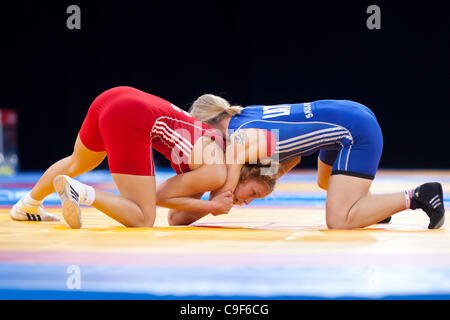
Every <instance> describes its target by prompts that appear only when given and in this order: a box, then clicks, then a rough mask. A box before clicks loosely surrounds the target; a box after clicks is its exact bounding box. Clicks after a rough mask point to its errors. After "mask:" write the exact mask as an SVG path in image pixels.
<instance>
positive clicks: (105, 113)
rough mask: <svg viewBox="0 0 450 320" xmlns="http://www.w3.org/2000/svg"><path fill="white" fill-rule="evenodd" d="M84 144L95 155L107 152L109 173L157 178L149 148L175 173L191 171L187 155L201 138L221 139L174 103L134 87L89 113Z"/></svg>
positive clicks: (103, 98)
mask: <svg viewBox="0 0 450 320" xmlns="http://www.w3.org/2000/svg"><path fill="white" fill-rule="evenodd" d="M79 135H80V139H81V141H82V142H83V144H84V145H85V146H86V147H87V148H88V149H89V150H92V151H97V152H99V151H106V154H107V157H108V164H109V169H110V172H111V173H123V174H133V175H145V176H150V175H154V174H155V168H154V164H153V159H152V152H151V148H152V147H153V148H155V149H156V150H157V151H159V152H161V153H162V154H163V155H164V156H165V157H166V158H167V159H168V160H169V161H170V162H171V165H172V167H173V168H174V169H175V171H176V172H177V174H180V173H184V172H188V171H189V162H188V159H189V155H190V153H191V151H192V149H193V146H194V144H195V142H196V141H197V140H198V139H199V138H200V137H202V136H209V137H212V138H213V139H215V140H216V141H217V142H218V143H219V144H220V145H221V147H222V148H223V140H222V138H221V137H220V135H218V134H217V132H216V131H215V130H213V129H211V128H210V127H209V126H207V125H205V124H203V123H201V122H200V121H199V120H197V119H196V118H194V117H193V116H191V115H190V114H189V113H188V112H186V111H183V110H181V109H180V108H178V107H176V106H174V105H173V104H171V103H170V102H168V101H166V100H163V99H161V98H159V97H156V96H153V95H151V94H148V93H145V92H143V91H140V90H137V89H134V88H131V87H116V88H112V89H109V90H107V91H105V92H103V93H102V94H101V95H99V96H98V97H97V98H96V99H95V100H94V102H93V103H92V105H91V106H90V108H89V111H88V114H87V116H86V118H85V119H84V122H83V125H82V126H81V129H80V133H79Z"/></svg>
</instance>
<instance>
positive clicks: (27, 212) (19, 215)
mask: <svg viewBox="0 0 450 320" xmlns="http://www.w3.org/2000/svg"><path fill="white" fill-rule="evenodd" d="M9 216H10V217H11V219H13V220H15V221H59V220H60V219H59V217H58V216H55V215H53V214H51V213H48V212H47V211H45V210H44V207H43V206H42V205H30V204H28V203H27V202H26V200H25V197H23V198H21V199H20V200H19V201H17V203H16V204H15V205H14V206H13V207H12V208H11V210H10V211H9Z"/></svg>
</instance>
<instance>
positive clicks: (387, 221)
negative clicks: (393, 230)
mask: <svg viewBox="0 0 450 320" xmlns="http://www.w3.org/2000/svg"><path fill="white" fill-rule="evenodd" d="M389 222H391V217H387V218H386V219H384V220H381V221H380V222H377V223H389Z"/></svg>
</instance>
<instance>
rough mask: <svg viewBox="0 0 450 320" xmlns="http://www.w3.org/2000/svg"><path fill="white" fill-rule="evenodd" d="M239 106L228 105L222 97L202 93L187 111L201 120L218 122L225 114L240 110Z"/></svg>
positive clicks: (235, 112)
mask: <svg viewBox="0 0 450 320" xmlns="http://www.w3.org/2000/svg"><path fill="white" fill-rule="evenodd" d="M242 109H243V108H242V107H240V106H230V103H229V102H228V101H227V100H225V99H224V98H222V97H219V96H215V95H213V94H204V95H202V96H200V97H198V99H197V100H195V101H194V103H193V104H192V106H191V108H190V109H189V112H190V113H191V114H192V115H193V116H194V117H195V118H197V119H198V120H200V121H202V122H209V123H218V122H220V120H222V119H223V118H224V117H225V116H226V115H229V116H234V115H236V114H239V113H241V112H242Z"/></svg>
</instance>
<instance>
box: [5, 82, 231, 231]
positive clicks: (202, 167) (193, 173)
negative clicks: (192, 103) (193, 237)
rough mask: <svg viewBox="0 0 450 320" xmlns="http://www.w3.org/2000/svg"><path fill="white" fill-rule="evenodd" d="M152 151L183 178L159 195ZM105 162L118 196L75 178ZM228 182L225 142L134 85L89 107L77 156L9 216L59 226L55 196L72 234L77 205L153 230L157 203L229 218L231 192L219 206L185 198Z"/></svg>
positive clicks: (51, 173)
mask: <svg viewBox="0 0 450 320" xmlns="http://www.w3.org/2000/svg"><path fill="white" fill-rule="evenodd" d="M229 112H231V113H232V110H230V111H229ZM152 147H153V148H155V149H156V150H157V151H159V152H161V153H162V154H164V156H165V157H166V158H167V159H169V160H170V161H171V164H172V167H173V168H174V169H175V171H176V172H177V174H181V175H177V176H175V177H172V178H171V179H169V180H167V181H165V182H164V183H163V184H162V185H161V186H158V189H157V188H156V184H155V177H154V164H153V160H152V152H151V151H152V150H151V148H152ZM205 150H208V151H207V152H204V151H205ZM205 154H207V155H209V158H208V159H206V158H205ZM106 156H107V158H108V164H109V169H110V172H111V175H112V177H113V180H114V182H115V184H116V185H117V188H118V190H119V192H120V195H116V194H113V193H108V192H104V191H101V190H98V189H94V188H92V187H91V186H87V185H85V184H82V183H80V182H79V181H76V180H73V179H71V177H75V176H78V175H80V174H82V173H84V172H87V171H90V170H92V169H94V168H95V167H97V166H98V165H99V164H100V163H101V162H102V161H103V159H104V158H105V157H106ZM211 177H214V178H213V179H211ZM225 179H226V167H225V165H224V162H223V140H222V138H221V137H220V136H218V135H217V134H216V131H214V130H212V129H211V128H210V127H208V126H207V125H205V124H202V123H201V122H200V121H198V120H196V119H195V118H194V117H192V116H191V115H190V114H189V113H187V112H185V111H183V110H181V109H179V108H178V107H176V106H174V105H173V104H171V103H170V102H168V101H166V100H163V99H161V98H159V97H156V96H153V95H151V94H148V93H145V92H143V91H140V90H137V89H134V88H131V87H116V88H113V89H110V90H107V91H105V92H103V93H102V94H101V95H100V96H98V97H97V98H96V99H95V100H94V102H93V103H92V105H91V106H90V108H89V111H88V114H87V116H86V118H85V120H84V122H83V125H82V127H81V130H80V132H79V135H78V137H77V139H76V142H75V147H74V151H73V154H72V155H71V156H69V157H67V158H64V159H62V160H60V161H58V162H56V163H55V164H53V165H52V166H51V167H50V168H49V169H48V170H47V171H46V172H45V173H44V174H43V176H42V177H41V178H40V180H39V181H38V183H37V184H36V185H35V186H34V187H33V189H32V190H31V192H30V193H29V194H27V195H26V196H25V197H23V198H22V199H21V200H19V202H18V203H17V204H16V205H15V206H14V207H13V208H12V209H11V212H10V215H11V217H12V218H13V219H14V220H35V221H49V220H50V221H52V220H58V218H57V217H56V216H54V215H51V214H49V213H47V212H45V211H44V209H43V207H42V201H43V199H44V198H45V197H46V196H48V195H49V194H51V193H53V192H54V191H56V192H57V193H58V194H59V196H60V198H61V201H62V207H63V216H64V219H65V220H66V222H67V223H68V224H69V226H70V227H72V228H80V227H81V212H80V207H79V205H80V204H85V205H91V206H93V207H95V208H97V209H98V210H100V211H102V212H104V213H105V214H107V215H108V216H110V217H111V218H113V219H115V220H117V221H119V222H120V223H122V224H123V225H125V226H129V227H138V226H153V224H154V221H155V213H156V204H158V205H162V206H165V207H169V208H172V209H175V210H177V209H183V210H193V211H198V210H201V211H204V212H206V211H208V212H210V213H213V214H220V213H222V212H223V213H224V212H227V211H228V210H229V209H230V208H231V206H232V204H233V203H232V201H233V200H232V195H231V193H224V194H222V195H221V196H217V197H215V198H214V201H202V200H199V199H195V198H188V197H187V196H191V195H193V194H198V193H202V192H206V191H211V190H215V189H218V188H219V187H221V186H222V185H223V183H224V182H225ZM157 194H158V203H157ZM183 197H186V198H183ZM174 200H175V201H174ZM206 202H207V204H206V205H205V203H206Z"/></svg>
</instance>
